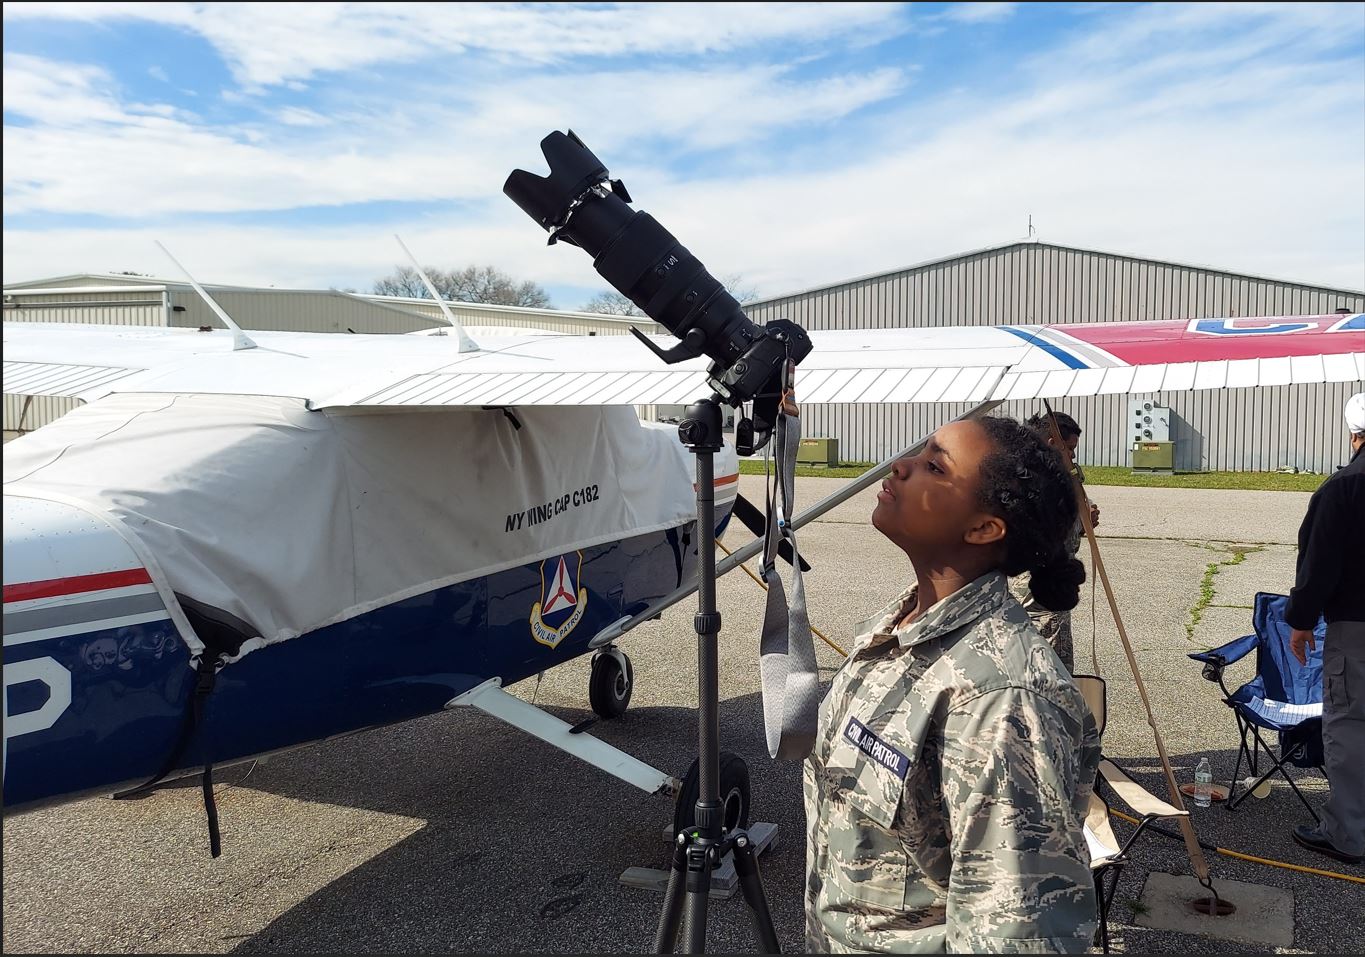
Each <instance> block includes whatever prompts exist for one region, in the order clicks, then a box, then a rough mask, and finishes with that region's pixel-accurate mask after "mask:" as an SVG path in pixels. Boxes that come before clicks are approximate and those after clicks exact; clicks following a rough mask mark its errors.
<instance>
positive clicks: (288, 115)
mask: <svg viewBox="0 0 1365 957" xmlns="http://www.w3.org/2000/svg"><path fill="white" fill-rule="evenodd" d="M903 85H904V78H903V75H902V73H901V71H899V70H895V69H877V70H873V71H871V72H869V73H866V74H858V75H840V76H832V77H826V78H824V79H821V80H816V81H798V80H793V79H792V78H791V77H790V76H789V74H788V71H787V70H786V69H785V68H778V67H768V66H756V67H751V68H744V69H739V70H730V71H726V70H720V69H716V70H711V71H691V72H688V71H680V70H674V71H653V72H626V73H588V74H578V75H560V74H558V73H551V74H541V75H537V76H528V77H521V76H519V75H518V76H515V77H513V78H512V79H511V80H510V81H508V82H502V81H501V79H500V78H493V79H491V80H490V81H489V82H487V83H485V84H484V85H472V84H470V85H467V86H466V85H463V84H461V85H458V86H457V87H456V88H455V89H453V90H448V91H446V92H445V93H444V97H445V98H444V100H443V99H442V98H441V97H437V98H436V99H435V101H432V100H431V99H429V98H427V97H424V96H415V97H413V98H410V99H408V100H406V101H404V102H401V103H398V104H395V103H393V102H392V100H391V99H387V98H386V99H385V100H384V101H383V102H382V103H378V104H373V105H369V106H366V105H363V104H358V103H356V104H352V105H351V106H350V107H348V108H349V109H350V110H351V111H352V112H351V113H350V114H344V115H336V116H324V115H323V114H321V113H319V112H317V111H316V110H310V109H304V108H300V107H285V108H282V109H280V110H277V111H274V113H273V116H274V119H275V120H276V121H278V122H280V123H282V124H283V125H284V127H285V128H284V129H276V130H271V129H261V128H257V127H255V126H250V125H241V126H239V127H236V128H232V127H221V126H209V125H206V124H204V123H201V122H196V121H194V119H193V118H192V117H189V116H186V115H183V114H181V113H180V112H178V111H175V110H172V109H170V108H167V107H161V106H155V105H151V106H148V105H124V104H121V103H120V102H119V101H118V99H117V98H116V91H115V87H116V84H115V83H114V81H113V79H112V78H111V77H109V76H108V75H107V74H106V73H105V72H104V71H102V70H99V69H97V68H93V67H79V66H71V65H68V64H63V63H57V62H53V61H47V60H41V59H39V58H35V57H28V56H14V57H10V58H7V60H6V64H5V109H6V110H7V111H10V112H13V113H15V114H18V115H21V116H24V117H28V118H30V119H32V120H33V123H32V124H31V125H25V126H14V127H10V128H7V129H6V130H5V163H4V174H3V175H4V182H5V191H6V192H5V208H6V213H7V214H11V215H13V214H19V213H29V212H59V213H85V214H101V215H109V216H121V217H141V216H149V215H157V214H161V213H170V212H180V213H184V212H234V211H246V210H275V209H291V208H295V207H299V206H310V205H336V204H345V203H357V202H368V201H374V200H399V201H414V200H416V201H432V200H438V199H452V198H471V197H474V198H477V197H483V196H486V195H488V192H489V190H490V189H496V188H497V185H498V184H500V183H501V182H502V180H503V179H504V178H505V177H506V175H507V172H508V171H510V170H511V169H512V167H513V166H514V165H517V164H519V163H520V164H523V165H526V164H531V165H534V164H536V163H537V162H539V157H538V155H537V153H536V151H535V147H534V144H535V143H536V142H538V141H539V139H540V137H541V136H542V135H544V133H545V132H546V131H547V130H549V129H551V128H554V127H556V126H561V125H574V124H575V123H578V124H579V126H580V128H582V129H584V130H585V134H586V131H587V130H591V131H592V133H591V134H590V135H591V145H592V146H593V148H594V149H596V150H604V151H605V150H614V149H615V148H616V147H618V146H621V145H623V144H627V143H631V142H639V141H640V140H641V139H642V138H643V137H664V138H667V139H669V140H672V141H674V142H675V143H678V144H685V146H684V148H686V149H688V150H697V149H709V148H716V147H720V146H726V145H734V144H736V143H742V142H749V141H753V139H754V138H756V137H761V136H763V135H765V134H767V133H770V132H772V131H774V130H777V129H780V128H783V127H786V126H790V125H797V124H806V123H818V122H823V121H829V120H834V119H838V118H839V117H842V116H844V115H847V114H848V113H850V112H852V111H854V110H857V109H859V108H861V107H863V106H865V105H867V104H870V103H874V102H877V101H880V100H884V99H886V98H887V97H889V96H892V95H893V94H895V93H896V92H897V91H898V90H899V89H900V88H901V87H902V86H903ZM658 103H669V104H672V105H671V107H670V108H669V109H667V110H657V109H656V108H655V104H658ZM642 119H643V120H645V121H646V122H645V123H644V124H642ZM291 131H295V132H291ZM297 133H306V135H296V134H297ZM642 135H643V137H642Z"/></svg>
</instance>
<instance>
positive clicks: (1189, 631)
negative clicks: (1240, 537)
mask: <svg viewBox="0 0 1365 957" xmlns="http://www.w3.org/2000/svg"><path fill="white" fill-rule="evenodd" d="M1187 544H1189V545H1191V546H1193V547H1195V548H1207V549H1208V550H1209V551H1211V552H1222V553H1225V554H1227V555H1228V556H1229V557H1228V558H1227V559H1225V560H1220V561H1214V562H1209V563H1208V565H1206V566H1205V567H1204V577H1203V578H1202V579H1201V580H1200V582H1199V599H1198V600H1197V601H1196V602H1195V603H1194V607H1193V608H1191V609H1190V620H1189V621H1188V622H1187V623H1186V624H1185V637H1186V638H1188V639H1189V640H1190V641H1193V640H1194V630H1195V629H1196V628H1197V627H1199V621H1200V619H1201V618H1203V617H1204V610H1205V609H1207V608H1210V607H1215V606H1214V605H1213V599H1214V595H1215V594H1217V590H1216V589H1215V587H1214V584H1213V579H1214V578H1215V577H1216V576H1217V575H1218V571H1219V569H1221V568H1223V567H1225V566H1229V565H1240V564H1242V562H1244V561H1246V557H1247V556H1248V555H1252V554H1254V553H1256V552H1263V551H1265V546H1264V545H1230V546H1228V547H1226V548H1224V547H1221V546H1220V545H1214V544H1210V543H1208V542H1187ZM1216 607H1219V608H1245V607H1247V606H1245V605H1219V606H1216Z"/></svg>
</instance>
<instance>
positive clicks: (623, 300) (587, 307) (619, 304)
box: [583, 273, 758, 317]
mask: <svg viewBox="0 0 1365 957" xmlns="http://www.w3.org/2000/svg"><path fill="white" fill-rule="evenodd" d="M721 285H723V286H724V287H725V288H726V289H727V290H728V291H729V293H730V295H732V296H734V297H735V298H736V299H737V300H739V302H740V304H741V305H742V304H744V303H746V302H753V301H754V300H755V299H757V298H758V288H757V287H756V286H754V285H752V284H751V283H749V282H748V281H747V280H746V279H745V278H744V276H743V275H742V274H740V273H734V274H732V275H729V276H725V277H723V278H722V279H721ZM583 311H584V312H598V313H602V314H603V315H607V316H640V317H643V316H644V314H645V313H644V310H643V309H641V308H640V307H639V306H637V305H635V303H633V302H631V301H630V300H629V299H628V298H627V297H625V296H623V295H621V294H620V293H619V292H617V291H616V290H614V289H613V290H611V291H610V292H599V293H598V294H597V295H595V296H593V297H592V298H591V299H589V300H588V301H587V302H585V303H584V304H583Z"/></svg>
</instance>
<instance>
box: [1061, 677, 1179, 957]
mask: <svg viewBox="0 0 1365 957" xmlns="http://www.w3.org/2000/svg"><path fill="white" fill-rule="evenodd" d="M1075 681H1076V687H1077V688H1079V689H1080V691H1081V694H1082V695H1084V696H1085V703H1086V704H1087V705H1089V706H1090V713H1091V714H1092V715H1094V716H1095V726H1096V729H1097V730H1098V731H1099V733H1100V740H1101V741H1103V740H1104V726H1105V724H1106V722H1107V720H1108V716H1109V711H1108V705H1107V703H1106V700H1105V698H1106V688H1105V684H1104V679H1103V678H1100V677H1097V676H1096V675H1076V676H1075ZM1103 784H1107V785H1108V786H1109V789H1110V790H1112V791H1113V792H1114V794H1115V796H1117V797H1118V798H1119V800H1121V801H1123V803H1124V804H1126V805H1128V807H1130V808H1132V809H1133V811H1135V812H1136V813H1137V814H1138V825H1137V828H1136V829H1135V830H1134V831H1133V833H1132V834H1131V835H1129V837H1128V840H1126V841H1124V842H1123V843H1122V844H1120V843H1119V840H1118V838H1117V837H1116V836H1115V834H1114V828H1113V826H1112V825H1111V824H1110V823H1109V802H1108V801H1106V800H1105V798H1104V794H1103V792H1102V788H1101V785H1103ZM1188 816H1189V811H1183V810H1181V809H1180V808H1178V807H1175V806H1174V805H1171V804H1167V803H1166V802H1165V801H1163V800H1161V798H1159V797H1157V796H1156V795H1154V794H1152V793H1151V792H1150V791H1148V790H1147V789H1146V788H1144V787H1143V786H1142V785H1141V784H1138V783H1137V782H1136V781H1134V780H1133V779H1132V778H1131V777H1129V776H1128V774H1127V772H1125V771H1124V770H1123V769H1122V768H1120V767H1119V766H1118V765H1116V764H1115V763H1114V762H1112V761H1110V760H1109V759H1108V758H1105V757H1101V758H1100V766H1099V772H1098V774H1097V775H1096V779H1095V787H1094V790H1092V791H1091V792H1090V807H1089V809H1088V810H1087V812H1086V816H1085V841H1086V843H1087V844H1088V845H1089V846H1090V873H1091V874H1092V875H1094V878H1095V899H1096V902H1097V904H1098V906H1099V923H1100V945H1101V947H1102V948H1103V950H1104V952H1105V953H1106V954H1107V953H1109V905H1110V904H1112V903H1113V901H1114V891H1115V890H1117V889H1118V884H1119V876H1120V875H1121V874H1122V873H1123V866H1124V865H1125V864H1127V863H1128V850H1129V848H1131V847H1132V846H1133V843H1134V842H1135V841H1136V840H1137V839H1138V838H1139V837H1141V836H1142V832H1143V831H1145V830H1146V829H1147V825H1149V824H1151V823H1152V822H1153V821H1158V820H1161V819H1162V818H1181V817H1188Z"/></svg>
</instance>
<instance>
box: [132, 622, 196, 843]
mask: <svg viewBox="0 0 1365 957" xmlns="http://www.w3.org/2000/svg"><path fill="white" fill-rule="evenodd" d="M222 661H223V656H222V655H220V654H211V653H210V652H209V651H208V650H207V649H205V651H204V654H202V655H201V656H200V658H199V664H198V666H197V667H196V668H195V675H196V680H195V683H194V690H193V691H192V692H191V693H190V697H189V701H187V702H186V707H185V716H184V719H183V720H182V721H181V723H180V736H179V737H178V738H177V739H176V742H175V747H173V748H172V749H171V753H170V755H169V756H168V757H167V758H166V760H165V762H163V763H162V765H161V769H160V770H159V771H157V773H156V774H154V775H153V776H152V777H151V778H149V779H148V780H147V781H146V782H144V783H142V784H139V785H138V786H137V787H135V788H129V789H128V790H126V791H119V792H118V793H117V794H115V795H114V800H116V801H126V800H128V799H130V798H136V797H141V796H143V795H144V794H147V793H149V792H151V791H153V790H154V789H155V788H156V787H157V785H159V784H160V783H161V782H162V781H164V780H165V779H166V776H167V775H169V774H170V773H171V772H172V771H174V770H175V768H176V765H178V764H179V763H180V759H181V758H182V757H183V756H184V754H185V751H186V749H187V748H188V747H189V744H190V742H191V741H192V740H194V733H195V731H196V730H197V729H198V728H199V727H201V726H202V725H203V723H204V712H205V710H206V708H207V706H208V698H209V695H210V694H211V693H212V692H213V686H214V684H215V682H216V679H217V677H218V669H219V668H220V667H221V665H222ZM202 783H203V790H204V813H205V814H206V815H207V816H208V822H209V853H210V854H212V856H214V857H217V856H218V855H220V854H221V853H222V852H223V842H222V839H221V838H220V836H219V832H218V802H217V801H216V800H215V799H214V797H213V762H211V761H208V760H205V762H204V775H203V782H202Z"/></svg>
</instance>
